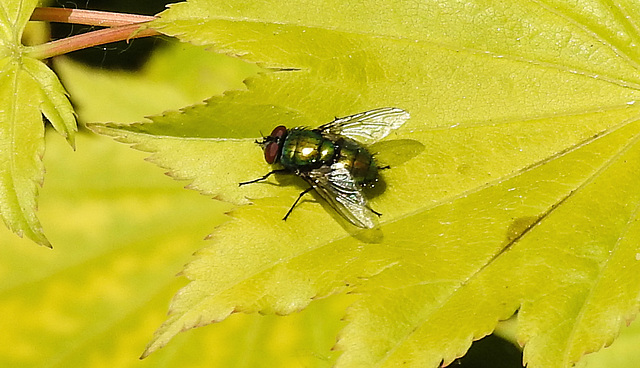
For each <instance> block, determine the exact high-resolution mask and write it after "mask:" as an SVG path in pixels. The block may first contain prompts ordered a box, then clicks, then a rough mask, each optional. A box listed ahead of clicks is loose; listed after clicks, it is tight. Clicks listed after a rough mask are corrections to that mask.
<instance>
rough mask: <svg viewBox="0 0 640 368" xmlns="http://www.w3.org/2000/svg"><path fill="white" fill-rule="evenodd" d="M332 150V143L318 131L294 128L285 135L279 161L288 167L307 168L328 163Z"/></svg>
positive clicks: (331, 156)
mask: <svg viewBox="0 0 640 368" xmlns="http://www.w3.org/2000/svg"><path fill="white" fill-rule="evenodd" d="M334 150H335V148H334V145H333V143H332V142H331V141H330V140H328V139H326V138H324V137H323V136H322V135H321V134H320V133H318V132H316V131H313V130H308V129H302V128H295V129H292V130H291V131H290V132H289V134H288V135H287V138H286V140H285V142H284V145H283V148H282V157H281V159H280V162H281V163H282V165H284V166H285V167H287V168H290V169H299V170H308V169H312V168H316V167H319V166H321V165H323V164H325V163H328V162H329V161H330V160H331V159H332V158H333V154H334Z"/></svg>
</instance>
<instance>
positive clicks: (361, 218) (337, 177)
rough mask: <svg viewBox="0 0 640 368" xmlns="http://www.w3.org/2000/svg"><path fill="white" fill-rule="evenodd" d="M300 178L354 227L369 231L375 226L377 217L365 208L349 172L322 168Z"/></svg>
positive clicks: (341, 169) (364, 201)
mask: <svg viewBox="0 0 640 368" xmlns="http://www.w3.org/2000/svg"><path fill="white" fill-rule="evenodd" d="M301 176H302V178H303V179H305V180H306V181H307V182H308V183H309V184H311V186H312V187H313V188H314V189H315V190H316V192H318V194H320V196H321V197H322V198H323V199H324V200H325V201H327V203H329V204H330V205H331V207H333V209H335V210H336V211H337V212H338V213H339V214H340V215H342V217H344V218H346V219H347V220H349V222H351V223H352V224H354V225H355V226H358V227H362V228H369V229H370V228H373V227H374V226H375V225H376V217H377V216H376V214H375V213H374V212H373V211H372V210H371V209H370V208H369V207H368V206H367V201H366V200H365V198H364V196H363V195H362V191H361V190H360V187H359V186H358V185H357V184H356V182H355V180H354V179H353V176H352V175H351V173H350V172H349V170H347V169H345V168H331V167H329V166H322V167H320V168H319V169H315V170H311V171H309V172H305V173H302V174H301Z"/></svg>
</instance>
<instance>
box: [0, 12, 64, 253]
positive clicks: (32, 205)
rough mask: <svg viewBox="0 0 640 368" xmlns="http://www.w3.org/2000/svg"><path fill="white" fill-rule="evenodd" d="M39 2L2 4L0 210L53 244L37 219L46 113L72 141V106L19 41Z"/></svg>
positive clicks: (25, 231)
mask: <svg viewBox="0 0 640 368" xmlns="http://www.w3.org/2000/svg"><path fill="white" fill-rule="evenodd" d="M37 3H38V1H36V0H10V1H5V2H3V3H2V4H0V214H1V215H2V219H3V220H4V222H5V224H6V225H7V226H8V227H9V229H11V230H12V231H14V232H15V233H16V234H18V235H20V236H23V235H25V236H27V237H28V238H30V239H31V240H33V241H35V242H36V243H38V244H41V245H45V246H49V247H50V246H51V245H50V243H49V241H48V240H47V238H46V237H45V235H44V232H43V230H42V226H41V224H40V221H39V220H38V218H37V217H36V208H37V195H38V185H42V181H43V179H44V167H43V165H42V156H43V155H44V127H43V122H42V116H43V115H44V116H45V117H46V118H47V120H48V121H49V122H51V124H52V125H53V127H54V128H55V129H56V130H57V131H58V132H59V133H60V134H62V135H63V136H64V137H65V138H67V140H68V141H69V143H70V144H71V145H73V142H74V141H73V137H74V133H75V131H76V123H75V117H74V115H73V109H72V107H71V104H70V103H69V100H68V99H67V96H66V92H65V90H64V88H63V87H62V84H60V81H59V80H58V78H57V77H56V75H55V74H54V73H53V71H51V70H50V69H49V68H48V67H47V66H46V65H45V64H44V63H43V62H41V61H39V60H36V59H33V58H30V57H28V56H24V55H23V53H24V52H25V51H26V48H25V47H24V46H22V44H21V43H20V41H21V37H22V32H23V30H24V27H25V25H26V23H27V21H28V20H29V17H30V16H31V13H32V12H33V9H34V8H35V6H36V5H37Z"/></svg>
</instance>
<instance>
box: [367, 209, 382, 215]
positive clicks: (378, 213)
mask: <svg viewBox="0 0 640 368" xmlns="http://www.w3.org/2000/svg"><path fill="white" fill-rule="evenodd" d="M367 208H368V209H369V211H371V212H373V213H374V214H376V215H377V216H378V217H380V216H382V214H381V213H380V212H378V211H376V210H374V209H373V208H371V207H369V206H367Z"/></svg>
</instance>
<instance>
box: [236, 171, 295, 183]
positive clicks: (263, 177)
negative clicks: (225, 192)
mask: <svg viewBox="0 0 640 368" xmlns="http://www.w3.org/2000/svg"><path fill="white" fill-rule="evenodd" d="M288 172H289V171H287V170H286V169H280V170H273V171H270V172H269V173H268V174H267V175H263V176H261V177H259V178H258V179H254V180H249V181H243V182H242V183H240V184H238V186H243V185H247V184H251V183H257V182H259V181H261V180H265V179H266V178H268V177H269V176H271V174H284V173H288Z"/></svg>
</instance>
